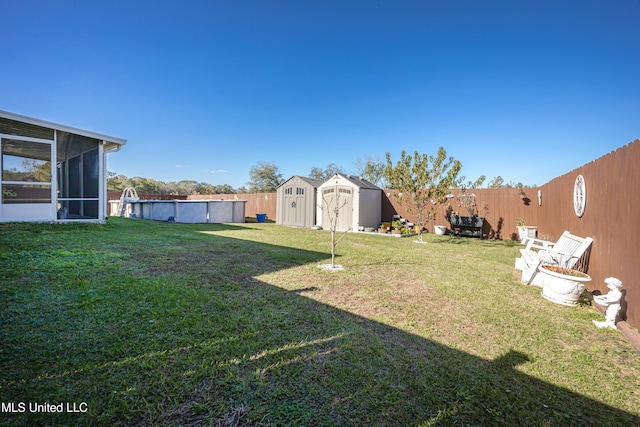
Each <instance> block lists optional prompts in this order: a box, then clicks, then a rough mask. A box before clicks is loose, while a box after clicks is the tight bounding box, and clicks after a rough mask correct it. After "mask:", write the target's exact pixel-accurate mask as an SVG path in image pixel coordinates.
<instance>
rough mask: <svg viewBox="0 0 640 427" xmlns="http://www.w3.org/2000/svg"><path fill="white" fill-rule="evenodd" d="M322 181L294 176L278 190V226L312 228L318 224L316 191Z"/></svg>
mask: <svg viewBox="0 0 640 427" xmlns="http://www.w3.org/2000/svg"><path fill="white" fill-rule="evenodd" d="M321 184H322V181H319V180H317V179H312V178H306V177H303V176H298V175H294V176H292V177H291V178H289V179H288V180H286V181H285V182H283V183H282V184H280V185H279V186H278V188H276V224H280V225H288V226H292V227H307V228H309V227H312V226H313V225H315V223H316V190H317V189H318V187H319V186H320V185H321Z"/></svg>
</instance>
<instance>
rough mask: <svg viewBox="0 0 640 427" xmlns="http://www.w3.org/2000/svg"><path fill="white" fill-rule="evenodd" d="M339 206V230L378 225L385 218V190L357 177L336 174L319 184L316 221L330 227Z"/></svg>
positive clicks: (323, 226) (354, 229) (353, 229)
mask: <svg viewBox="0 0 640 427" xmlns="http://www.w3.org/2000/svg"><path fill="white" fill-rule="evenodd" d="M336 205H337V206H338V207H339V209H338V223H337V226H336V230H337V231H349V230H350V231H358V229H359V228H360V227H373V228H375V227H378V226H379V225H380V221H381V220H382V189H381V188H380V187H378V186H377V185H375V184H372V183H370V182H369V181H367V180H365V179H362V178H360V177H357V176H352V175H343V174H341V173H337V174H335V175H334V176H333V177H332V178H330V179H329V180H327V181H326V182H324V183H323V184H322V185H320V187H318V195H317V209H318V212H317V213H316V221H317V224H318V225H322V228H325V229H329V228H330V223H329V218H330V216H331V215H333V214H334V213H333V212H334V211H335V208H336Z"/></svg>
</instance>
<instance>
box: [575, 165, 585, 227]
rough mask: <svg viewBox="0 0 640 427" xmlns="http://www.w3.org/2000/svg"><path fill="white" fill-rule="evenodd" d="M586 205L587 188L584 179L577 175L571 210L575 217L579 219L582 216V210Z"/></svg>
mask: <svg viewBox="0 0 640 427" xmlns="http://www.w3.org/2000/svg"><path fill="white" fill-rule="evenodd" d="M586 204H587V186H586V185H585V182H584V177H583V176H582V175H578V176H577V177H576V183H575V184H574V185H573V210H575V212H576V215H578V217H581V216H582V215H583V214H584V208H585V205H586Z"/></svg>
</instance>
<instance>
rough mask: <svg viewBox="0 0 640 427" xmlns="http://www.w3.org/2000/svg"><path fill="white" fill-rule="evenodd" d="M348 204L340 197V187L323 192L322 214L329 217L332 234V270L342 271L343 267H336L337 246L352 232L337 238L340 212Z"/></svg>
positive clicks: (326, 189) (328, 221)
mask: <svg viewBox="0 0 640 427" xmlns="http://www.w3.org/2000/svg"><path fill="white" fill-rule="evenodd" d="M347 203H348V200H347V199H346V198H345V197H341V196H340V192H339V191H338V185H337V184H336V186H335V188H331V187H327V188H325V189H324V190H323V194H322V206H321V208H322V214H323V215H327V223H328V224H329V231H330V232H331V266H330V269H331V270H337V269H340V268H341V266H336V246H337V245H338V243H340V240H342V238H343V237H344V236H346V235H347V233H348V232H349V231H350V230H351V227H349V228H348V229H347V230H346V231H344V232H343V233H342V235H340V236H338V237H337V238H336V231H337V229H338V218H339V215H340V211H341V210H342V208H344V207H345V206H346V205H347Z"/></svg>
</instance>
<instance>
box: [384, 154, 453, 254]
mask: <svg viewBox="0 0 640 427" xmlns="http://www.w3.org/2000/svg"><path fill="white" fill-rule="evenodd" d="M386 157H387V165H386V168H385V178H386V179H387V182H388V183H389V186H390V187H391V188H392V189H393V190H394V191H395V193H396V196H397V198H398V203H399V204H401V205H404V206H406V207H407V211H409V212H411V213H412V214H414V215H415V225H416V226H417V227H418V228H419V233H418V241H420V242H423V238H422V230H423V228H424V227H425V225H426V224H427V223H428V222H429V221H431V220H432V219H434V217H435V214H436V212H437V211H438V207H439V206H440V205H441V204H443V203H444V202H445V201H446V200H447V199H446V196H447V194H448V192H449V189H450V188H451V187H454V186H455V185H456V184H457V182H458V174H459V173H460V169H462V163H460V161H458V160H455V159H454V158H453V157H447V152H446V151H445V149H444V148H443V147H440V148H439V149H438V154H437V155H436V156H431V155H428V154H419V153H418V152H417V151H415V152H414V154H413V156H412V155H407V153H406V152H405V151H404V150H403V151H402V153H401V155H400V160H399V161H398V162H397V163H396V164H395V165H394V164H393V162H392V161H391V154H389V153H386Z"/></svg>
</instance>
